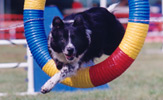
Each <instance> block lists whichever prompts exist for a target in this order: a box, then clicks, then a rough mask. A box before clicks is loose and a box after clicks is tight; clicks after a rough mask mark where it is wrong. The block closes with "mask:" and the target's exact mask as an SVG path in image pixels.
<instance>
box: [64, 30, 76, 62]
mask: <svg viewBox="0 0 163 100" xmlns="http://www.w3.org/2000/svg"><path fill="white" fill-rule="evenodd" d="M70 35H71V33H70V31H68V41H67V45H66V46H65V48H64V50H63V54H64V56H65V57H66V60H68V61H73V60H74V58H75V56H76V49H75V46H74V45H73V43H72V40H71V36H70Z"/></svg>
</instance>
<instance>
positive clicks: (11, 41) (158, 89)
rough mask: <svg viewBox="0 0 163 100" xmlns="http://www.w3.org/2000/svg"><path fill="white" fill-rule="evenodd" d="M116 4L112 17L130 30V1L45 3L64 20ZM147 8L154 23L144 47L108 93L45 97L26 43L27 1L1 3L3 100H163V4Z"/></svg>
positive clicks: (63, 0) (0, 93)
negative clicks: (38, 87) (36, 88)
mask: <svg viewBox="0 0 163 100" xmlns="http://www.w3.org/2000/svg"><path fill="white" fill-rule="evenodd" d="M116 2H120V4H119V5H118V7H117V8H116V9H115V11H114V15H115V16H116V17H117V18H118V20H119V21H120V22H121V23H122V24H123V26H124V27H125V28H126V27H127V23H128V16H129V14H128V13H129V8H128V1H127V0H47V1H46V7H51V8H53V7H57V8H58V10H57V11H59V12H60V14H61V15H62V16H67V15H70V14H72V13H77V12H81V11H84V10H86V9H89V8H91V7H99V6H102V7H108V6H109V5H111V4H113V3H116ZM149 2H150V12H151V14H150V17H151V18H150V27H149V32H148V34H147V37H146V40H145V44H144V47H143V49H142V51H141V52H140V54H139V56H138V58H137V59H136V60H135V62H134V63H133V64H132V65H131V67H130V68H129V69H128V70H127V71H126V72H125V73H124V74H123V75H121V76H120V77H118V78H117V79H115V80H114V81H112V82H110V83H109V88H107V89H102V90H93V91H84V92H83V91H80V90H79V91H77V92H65V91H62V92H51V93H49V94H46V95H42V94H38V92H37V93H36V92H35V91H34V89H33V88H34V81H33V80H34V77H33V74H34V73H33V70H34V69H33V67H31V66H33V61H31V59H32V58H31V54H30V53H29V51H28V49H27V46H26V40H25V37H24V26H23V6H24V0H0V100H65V99H67V100H131V99H132V100H147V99H148V100H163V74H162V73H163V14H162V9H163V7H162V5H163V3H162V2H163V0H162V1H161V0H149ZM53 13H55V12H53ZM45 16H50V15H48V14H47V15H45ZM103 59H104V58H101V59H100V60H103ZM31 62H32V63H31ZM40 77H41V76H40ZM40 79H41V78H40ZM20 95H21V96H20Z"/></svg>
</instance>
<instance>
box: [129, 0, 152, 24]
mask: <svg viewBox="0 0 163 100" xmlns="http://www.w3.org/2000/svg"><path fill="white" fill-rule="evenodd" d="M128 4H129V22H135V23H145V24H149V14H150V11H149V2H148V0H128Z"/></svg>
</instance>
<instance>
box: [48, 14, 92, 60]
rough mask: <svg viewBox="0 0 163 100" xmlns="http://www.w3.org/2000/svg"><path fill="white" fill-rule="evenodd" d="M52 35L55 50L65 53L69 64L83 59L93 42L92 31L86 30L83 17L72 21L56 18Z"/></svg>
mask: <svg viewBox="0 0 163 100" xmlns="http://www.w3.org/2000/svg"><path fill="white" fill-rule="evenodd" d="M51 35H52V48H53V50H54V51H55V52H58V53H63V54H64V56H65V58H66V60H67V61H68V62H73V61H74V60H75V59H78V58H79V57H81V55H83V54H84V52H85V51H86V50H87V48H88V47H89V44H90V42H91V37H90V35H91V31H90V30H88V29H86V28H85V26H84V22H83V18H82V17H81V16H78V17H76V18H75V19H74V20H71V21H68V20H67V21H63V20H61V19H60V18H59V17H54V19H53V22H52V31H51Z"/></svg>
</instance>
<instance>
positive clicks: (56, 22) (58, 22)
mask: <svg viewBox="0 0 163 100" xmlns="http://www.w3.org/2000/svg"><path fill="white" fill-rule="evenodd" d="M52 25H53V27H55V28H57V29H59V28H63V26H64V23H63V21H62V19H60V18H59V17H58V16H57V17H54V19H53V23H52Z"/></svg>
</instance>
